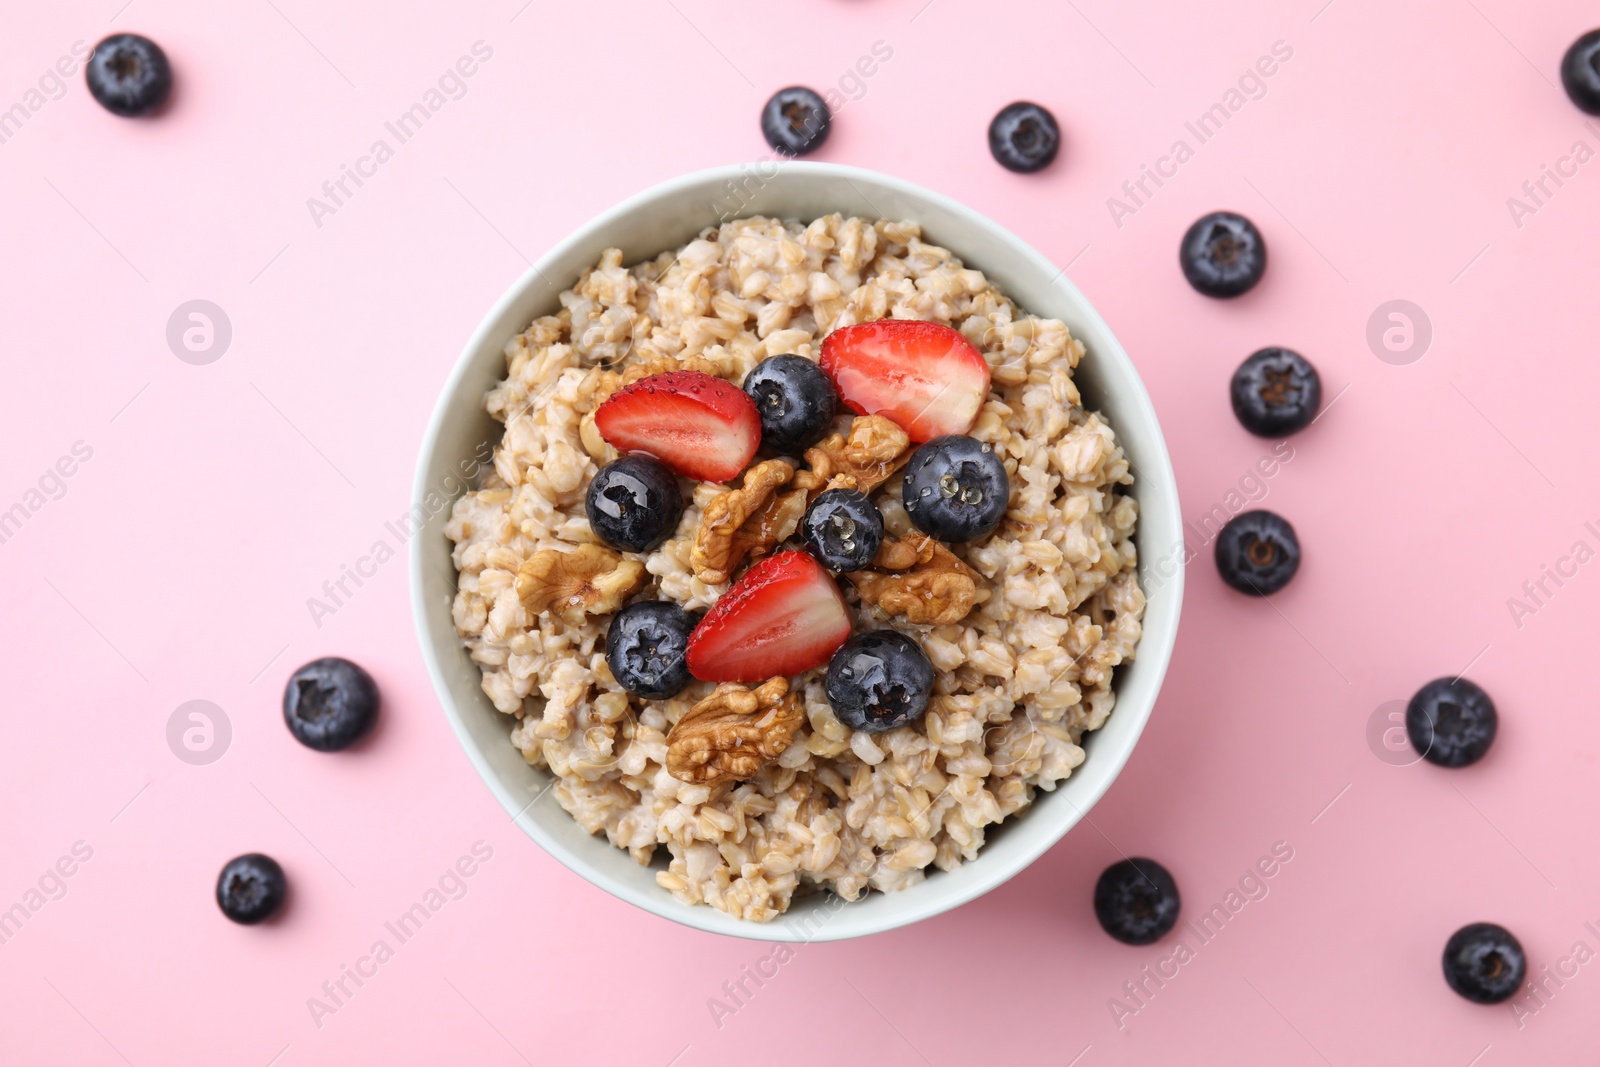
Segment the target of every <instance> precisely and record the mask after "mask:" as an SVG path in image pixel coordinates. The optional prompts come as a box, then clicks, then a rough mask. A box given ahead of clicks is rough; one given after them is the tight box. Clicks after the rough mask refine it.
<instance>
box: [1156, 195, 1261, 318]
mask: <svg viewBox="0 0 1600 1067" xmlns="http://www.w3.org/2000/svg"><path fill="white" fill-rule="evenodd" d="M1178 265H1179V266H1181V267H1182V268H1183V276H1184V277H1185V278H1187V279H1189V284H1190V285H1192V286H1194V287H1195V289H1196V290H1198V291H1199V292H1202V293H1204V294H1205V295H1206V296H1218V297H1223V296H1238V295H1239V294H1240V293H1243V292H1246V291H1248V290H1249V289H1250V288H1251V287H1252V286H1254V285H1255V284H1256V282H1259V281H1260V280H1261V275H1262V273H1263V272H1265V271H1266V269H1267V245H1266V242H1265V241H1263V240H1262V239H1261V231H1260V230H1257V229H1256V227H1255V223H1253V222H1251V221H1250V220H1249V219H1247V218H1245V217H1244V216H1243V215H1235V214H1234V213H1233V212H1231V211H1214V212H1212V213H1211V214H1209V215H1202V216H1201V217H1200V218H1199V219H1197V220H1195V224H1194V225H1193V226H1190V227H1189V230H1188V232H1187V233H1185V234H1184V235H1183V243H1182V244H1180V245H1179V246H1178Z"/></svg>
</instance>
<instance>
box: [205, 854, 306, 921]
mask: <svg viewBox="0 0 1600 1067" xmlns="http://www.w3.org/2000/svg"><path fill="white" fill-rule="evenodd" d="M288 893H289V881H288V879H286V878H284V876H283V868H282V867H280V866H278V861H277V860H275V859H273V858H272V857H271V856H263V855H262V854H261V853H259V852H247V853H245V854H244V855H243V856H235V857H234V858H233V859H231V860H229V861H228V863H227V865H226V866H224V867H223V868H222V873H221V874H219V875H218V876H217V907H219V908H221V909H222V914H224V915H226V916H227V917H228V918H230V919H232V920H233V921H234V922H236V923H244V924H245V925H246V926H248V925H251V924H253V923H258V922H262V921H263V920H265V919H270V918H271V917H272V913H273V912H275V911H277V910H278V908H279V907H280V906H281V905H282V904H283V898H284V897H285V896H287V895H288Z"/></svg>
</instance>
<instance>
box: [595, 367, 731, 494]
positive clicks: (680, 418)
mask: <svg viewBox="0 0 1600 1067" xmlns="http://www.w3.org/2000/svg"><path fill="white" fill-rule="evenodd" d="M594 424H595V427H596V428H597V429H598V430H599V431H600V436H601V437H604V438H605V439H606V441H608V442H609V443H610V444H611V445H612V446H613V447H614V448H616V449H617V450H618V451H619V452H646V453H648V454H650V455H652V456H654V457H656V458H657V459H659V460H660V461H661V462H662V463H665V464H666V465H667V466H668V467H670V468H672V470H673V471H674V472H676V473H678V474H681V475H683V476H684V477H686V478H698V479H700V480H701V481H703V482H725V481H727V480H728V479H730V478H734V477H737V476H738V474H739V472H740V471H742V470H744V469H745V468H746V467H748V466H749V465H750V460H751V459H752V458H754V456H755V454H756V449H757V448H759V447H761V413H760V412H759V411H757V410H756V404H755V401H754V400H751V399H750V397H749V396H747V395H746V394H745V391H744V390H743V389H740V388H739V387H738V386H736V385H734V384H733V383H732V382H725V381H723V380H722V379H721V378H718V377H716V376H714V375H710V374H705V373H703V372H701V371H697V370H675V371H668V372H667V373H666V374H652V375H650V376H649V377H648V378H640V379H639V380H638V381H636V382H634V383H633V384H632V385H630V386H627V387H626V388H623V389H621V390H619V391H617V392H616V393H615V394H614V395H613V396H612V397H611V398H610V399H609V400H607V401H606V402H605V403H604V404H601V405H600V409H599V410H598V411H596V412H595V413H594Z"/></svg>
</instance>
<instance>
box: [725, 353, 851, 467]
mask: <svg viewBox="0 0 1600 1067" xmlns="http://www.w3.org/2000/svg"><path fill="white" fill-rule="evenodd" d="M744 391H745V392H746V393H749V394H750V399H751V400H754V401H755V404H756V411H758V412H760V414H761V443H762V444H763V445H765V446H766V447H768V448H770V449H771V450H772V451H774V452H777V453H779V454H781V455H786V456H798V455H799V454H800V453H802V452H804V451H805V450H806V449H808V448H810V447H811V446H812V445H814V444H816V443H817V442H818V441H820V440H822V438H823V436H824V435H825V434H827V432H828V427H829V426H831V425H833V416H834V413H835V411H836V409H837V408H838V404H839V397H838V394H836V393H835V392H834V391H833V383H832V382H831V381H829V380H828V376H827V375H826V374H824V373H823V371H822V368H821V367H819V366H817V364H816V363H815V362H814V361H812V360H809V359H807V358H806V357H804V356H773V357H771V358H770V359H764V360H762V361H761V362H760V363H757V364H756V365H755V369H754V370H752V371H751V372H750V373H749V374H747V375H745V379H744Z"/></svg>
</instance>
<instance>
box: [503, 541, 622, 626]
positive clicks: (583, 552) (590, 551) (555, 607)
mask: <svg viewBox="0 0 1600 1067" xmlns="http://www.w3.org/2000/svg"><path fill="white" fill-rule="evenodd" d="M648 577H649V576H648V575H647V574H645V571H644V564H643V563H640V562H639V561H638V560H635V559H623V558H622V557H621V556H620V555H618V554H617V553H615V552H613V551H611V550H610V549H609V548H605V547H603V546H601V545H580V546H578V547H577V548H575V549H573V550H572V551H571V552H562V551H560V550H558V549H554V548H546V549H541V550H540V551H538V552H535V553H534V554H533V558H532V559H529V560H527V561H525V562H524V563H523V564H522V566H520V567H518V568H517V585H516V588H517V596H518V597H520V598H521V599H522V606H523V607H525V608H527V610H528V611H530V612H533V613H536V614H543V613H544V612H547V611H553V612H555V613H556V614H557V615H559V616H561V618H562V619H564V620H565V621H566V622H568V623H570V624H572V625H574V626H578V625H581V624H582V623H583V617H584V615H585V614H589V615H604V614H606V613H608V612H612V611H616V610H617V609H618V608H620V607H622V602H623V601H624V600H626V599H628V598H629V597H630V596H632V595H633V594H634V593H637V592H638V591H639V589H640V588H641V587H642V586H643V585H644V583H645V580H646V579H647V578H648Z"/></svg>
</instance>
